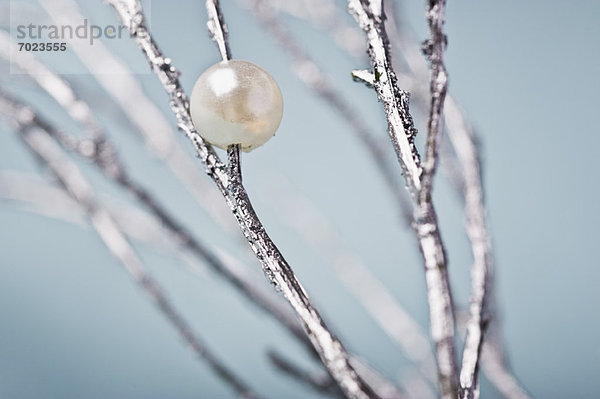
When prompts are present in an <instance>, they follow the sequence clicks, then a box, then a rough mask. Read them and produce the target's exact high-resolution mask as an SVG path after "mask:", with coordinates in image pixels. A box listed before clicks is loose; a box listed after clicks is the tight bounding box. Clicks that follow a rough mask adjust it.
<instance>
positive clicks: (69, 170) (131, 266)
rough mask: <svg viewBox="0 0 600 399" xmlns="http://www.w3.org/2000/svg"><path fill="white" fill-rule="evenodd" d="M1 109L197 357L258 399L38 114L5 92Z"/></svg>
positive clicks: (243, 392)
mask: <svg viewBox="0 0 600 399" xmlns="http://www.w3.org/2000/svg"><path fill="white" fill-rule="evenodd" d="M0 110H1V112H2V113H3V114H4V115H5V116H7V117H9V118H10V120H11V122H12V123H13V124H14V125H15V127H16V130H17V131H18V133H19V137H20V138H22V139H23V142H24V143H25V144H26V146H27V147H28V149H29V150H30V151H31V152H32V153H33V154H34V155H35V156H36V158H37V159H38V160H39V161H40V163H41V164H42V165H43V166H44V167H45V168H47V169H48V170H49V171H50V172H51V173H52V174H53V175H54V176H55V178H56V179H57V180H58V181H59V183H60V184H61V185H62V186H63V187H64V189H65V190H66V191H67V192H68V193H69V195H70V196H71V197H72V198H73V199H74V200H75V201H77V202H78V203H79V204H80V205H81V206H82V207H83V208H84V209H85V212H86V214H87V216H88V217H89V218H90V220H91V223H92V226H93V227H94V229H95V230H96V232H97V233H98V235H99V236H100V238H101V239H102V241H103V242H104V244H105V245H106V247H107V248H108V250H109V251H110V252H111V254H112V255H113V256H114V257H115V258H117V259H118V260H119V261H120V262H121V263H122V264H123V266H124V267H125V269H126V270H127V272H128V273H129V274H130V275H131V276H132V277H133V278H134V280H135V281H136V282H137V283H138V284H139V285H140V287H141V288H142V289H143V290H144V291H145V292H146V293H147V294H148V295H149V296H150V297H151V298H152V300H153V301H154V302H155V305H156V306H157V307H158V309H159V310H160V311H161V312H162V314H163V315H164V316H165V318H166V319H167V320H168V321H169V323H170V324H171V325H172V326H173V327H174V328H175V329H176V330H177V332H178V333H179V334H180V335H181V336H182V337H183V339H184V340H185V342H186V343H187V344H188V345H190V347H191V348H192V349H193V350H194V352H195V353H196V355H198V356H199V357H201V358H202V359H203V360H204V361H205V362H206V363H207V364H208V365H209V366H210V368H211V369H212V370H213V371H214V372H215V373H216V374H217V375H218V376H219V378H220V379H221V380H222V381H223V382H225V383H226V384H227V385H228V386H229V387H230V388H232V389H233V390H235V392H236V393H237V394H239V395H240V396H241V397H244V398H248V399H251V398H259V396H258V395H257V394H255V393H254V392H253V391H252V390H251V389H250V388H249V387H248V386H247V385H246V384H245V383H244V382H242V380H241V379H240V378H239V377H237V376H236V375H235V374H234V373H233V371H231V370H230V369H229V368H228V367H227V366H225V365H224V364H223V363H222V362H221V361H220V360H219V359H218V358H217V357H215V355H214V354H213V353H212V352H211V351H210V350H209V349H208V348H207V347H206V345H205V344H204V343H202V342H201V341H200V339H199V338H198V337H197V336H196V334H195V333H194V332H193V331H192V329H191V327H190V325H189V324H188V323H187V321H186V320H185V319H184V318H183V317H182V316H181V315H180V314H179V312H178V311H177V310H176V308H175V306H174V305H173V304H172V303H171V302H170V300H169V299H168V298H167V297H166V296H165V294H164V293H163V290H162V288H161V287H160V286H159V285H158V283H157V282H156V280H155V279H154V277H152V275H150V274H149V273H148V272H147V271H146V269H145V267H144V265H143V263H142V261H141V260H140V259H139V257H138V255H137V254H136V252H135V250H134V249H133V247H131V245H130V244H129V242H128V241H127V238H126V237H125V234H124V233H123V232H122V231H121V229H120V228H119V226H118V224H117V223H116V222H115V221H114V219H113V218H112V216H111V215H110V213H109V212H108V211H107V210H106V209H105V208H104V207H103V206H102V205H101V204H100V203H99V202H98V201H97V200H96V195H95V193H94V191H93V190H92V188H91V186H90V185H89V183H88V182H87V180H86V179H85V177H84V176H83V174H82V173H81V172H80V170H79V168H78V167H77V165H75V164H74V163H73V162H72V161H70V160H69V159H68V157H67V156H66V155H65V154H64V153H63V152H62V150H61V149H60V147H58V145H56V143H55V142H54V141H53V140H52V138H51V137H50V134H48V132H47V131H46V130H45V126H43V125H40V124H38V123H37V119H36V117H35V113H34V112H33V111H31V109H29V108H27V107H25V106H23V105H21V104H19V103H18V102H16V101H15V100H13V99H11V98H10V97H8V96H7V95H5V94H4V93H0Z"/></svg>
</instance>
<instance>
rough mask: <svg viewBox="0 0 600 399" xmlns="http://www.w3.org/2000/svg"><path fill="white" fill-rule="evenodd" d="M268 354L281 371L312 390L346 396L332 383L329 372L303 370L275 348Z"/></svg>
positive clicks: (335, 395) (334, 395)
mask: <svg viewBox="0 0 600 399" xmlns="http://www.w3.org/2000/svg"><path fill="white" fill-rule="evenodd" d="M267 356H268V357H269V360H270V361H271V363H273V365H274V366H275V367H276V368H277V369H278V370H279V371H281V372H282V373H284V374H286V375H288V376H290V377H291V378H293V379H294V380H296V381H298V382H300V383H301V384H303V385H305V386H307V387H309V388H311V389H312V390H314V391H316V392H319V393H321V394H325V395H330V396H333V397H338V398H339V397H342V398H343V397H344V394H343V393H342V392H341V391H340V390H339V388H338V387H337V385H335V384H332V380H331V378H330V377H329V375H328V374H325V373H323V372H321V373H311V372H309V371H306V370H303V369H301V368H300V367H299V366H298V365H296V364H295V363H294V362H292V361H291V360H288V359H286V358H285V357H284V356H282V355H281V354H279V353H278V352H276V351H273V350H271V351H269V352H268V353H267Z"/></svg>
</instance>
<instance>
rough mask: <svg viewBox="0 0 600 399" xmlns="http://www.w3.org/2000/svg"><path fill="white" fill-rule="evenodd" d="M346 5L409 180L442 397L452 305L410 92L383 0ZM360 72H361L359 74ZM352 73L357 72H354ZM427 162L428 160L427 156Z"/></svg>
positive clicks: (446, 389) (448, 377)
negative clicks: (399, 76)
mask: <svg viewBox="0 0 600 399" xmlns="http://www.w3.org/2000/svg"><path fill="white" fill-rule="evenodd" d="M348 5H349V10H350V12H351V13H352V14H353V15H354V17H355V19H356V20H357V22H358V24H359V25H360V27H361V28H362V29H363V30H364V31H365V33H366V36H367V42H368V46H369V56H370V58H371V61H372V66H373V73H372V75H371V76H372V80H369V81H367V82H366V83H367V84H369V85H371V86H373V87H374V88H375V90H376V92H377V94H378V97H379V100H380V101H381V102H382V103H383V106H384V109H385V112H386V116H387V120H388V131H389V133H390V138H391V139H392V143H393V145H394V148H395V150H396V153H397V155H398V160H399V162H400V165H401V167H402V170H403V174H404V177H405V179H406V182H407V188H408V190H409V193H410V194H411V198H412V200H413V204H414V210H415V223H414V227H415V230H416V233H417V238H418V242H419V248H420V250H421V253H422V255H423V259H424V262H425V279H426V282H427V298H428V302H429V312H430V328H431V335H432V339H433V341H434V343H435V353H436V359H437V367H438V380H439V381H438V383H439V387H440V391H441V394H442V397H443V398H454V397H455V395H456V389H457V386H456V385H457V375H458V371H457V366H456V354H455V348H454V324H455V323H454V306H453V303H452V295H451V291H450V283H449V279H448V270H447V259H446V254H445V250H444V245H443V242H442V238H441V236H440V231H439V227H438V222H437V216H436V212H435V208H434V206H433V202H432V201H431V196H430V195H422V194H426V193H428V191H429V188H428V186H427V184H428V183H426V184H425V191H422V186H423V181H422V180H421V176H422V172H423V169H422V167H421V165H420V164H419V156H418V154H417V151H416V148H415V146H414V143H413V139H414V136H415V134H416V130H415V129H414V127H413V123H412V117H411V115H410V111H409V109H408V93H407V92H405V91H403V90H400V89H399V88H398V86H397V82H396V74H395V72H394V69H393V67H392V64H391V59H390V55H389V40H388V37H387V33H386V30H385V14H384V13H383V8H382V7H383V4H382V1H381V0H372V1H368V0H349V2H348ZM363 76H364V74H363ZM355 77H358V76H356V75H355ZM426 162H427V160H426Z"/></svg>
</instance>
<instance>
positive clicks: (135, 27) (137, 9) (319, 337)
mask: <svg viewBox="0 0 600 399" xmlns="http://www.w3.org/2000/svg"><path fill="white" fill-rule="evenodd" d="M110 3H111V4H112V5H113V7H114V8H115V9H116V10H117V12H118V13H119V16H120V17H121V20H122V22H123V23H124V24H125V25H126V26H128V27H129V28H130V32H131V33H132V35H133V37H134V38H135V40H136V42H137V43H138V45H139V46H140V48H141V49H142V51H143V52H144V55H145V56H146V58H147V60H148V61H149V62H150V65H151V67H152V69H153V71H154V73H155V74H156V75H157V77H158V79H159V81H160V82H161V84H162V85H163V87H164V89H165V90H166V91H167V94H168V95H169V98H170V105H171V109H172V111H173V113H174V114H175V116H176V117H177V120H178V126H179V127H180V128H181V129H182V130H183V131H184V133H185V134H186V135H187V137H188V138H189V139H190V141H191V142H192V144H193V146H194V148H195V149H196V151H197V152H198V155H199V157H200V159H201V160H202V162H203V163H204V165H205V166H206V168H207V174H208V175H209V176H210V177H211V178H212V179H213V181H214V182H215V184H216V185H217V187H218V188H219V191H221V194H222V195H223V196H224V198H225V200H226V202H227V204H228V205H229V207H230V209H231V211H232V212H233V214H234V216H235V217H236V219H237V221H238V224H239V225H240V228H241V229H242V232H243V233H244V236H245V237H246V239H247V240H248V243H249V244H250V246H251V248H252V250H253V251H254V253H255V254H256V256H257V258H258V260H259V261H260V262H261V264H262V266H263V270H264V272H265V275H266V277H267V279H268V280H269V281H270V282H271V283H272V284H274V285H275V286H276V288H277V289H278V290H280V291H281V292H282V294H283V296H284V297H285V298H286V299H287V300H288V302H289V303H290V305H291V306H292V308H293V309H294V311H295V312H296V313H297V315H298V316H299V318H300V320H301V321H302V324H303V326H304V328H305V330H306V332H307V334H308V336H309V338H310V340H311V342H312V344H313V346H314V347H315V349H316V351H317V352H318V353H319V357H320V358H321V361H322V362H323V364H324V365H325V367H326V368H327V370H328V371H329V373H330V374H331V376H332V377H333V378H334V379H335V380H336V382H337V383H338V385H339V386H340V388H341V389H342V390H343V391H344V393H345V394H346V395H347V396H348V397H350V398H370V397H376V395H375V394H374V393H373V392H372V390H371V389H370V388H369V387H367V386H366V384H364V383H363V382H362V381H361V380H360V378H359V377H358V375H357V373H356V372H355V371H354V369H353V368H352V366H351V365H350V363H349V360H348V359H349V355H348V353H347V352H346V350H345V349H344V347H343V346H342V344H341V342H340V341H339V340H338V339H337V338H336V337H335V336H334V335H333V334H332V333H331V332H330V331H329V329H328V328H327V326H326V325H325V323H324V322H323V319H322V318H321V316H320V315H319V313H318V312H317V310H316V309H315V308H314V306H313V305H312V303H311V302H310V300H309V299H308V296H307V295H306V292H305V291H304V289H303V288H302V286H301V285H300V283H299V282H298V280H297V278H296V276H295V274H294V272H293V271H292V269H291V268H290V266H289V264H288V263H287V262H286V260H285V259H284V258H283V256H282V255H281V253H280V252H279V250H278V248H277V247H276V246H275V244H274V243H273V241H272V240H271V239H270V237H269V236H268V235H267V233H266V231H265V229H264V227H263V225H262V223H261V222H260V221H259V220H258V218H257V216H256V214H255V212H254V209H253V208H252V205H251V204H250V200H249V198H248V195H247V193H246V190H245V189H244V187H243V185H242V182H241V174H238V173H236V170H237V169H238V168H236V167H235V165H236V164H237V161H238V159H236V158H238V157H239V151H236V150H239V149H238V148H237V146H234V147H233V148H232V150H230V151H228V153H229V156H230V158H231V159H230V164H231V165H234V167H233V168H231V169H229V168H227V167H226V166H225V165H224V164H223V162H221V160H220V159H219V157H218V156H217V155H216V153H215V152H214V150H213V149H212V147H211V146H210V145H208V144H207V143H206V142H205V141H204V140H203V139H202V137H201V136H200V134H199V133H198V132H197V130H196V128H195V127H194V125H193V123H192V121H191V117H190V114H189V102H188V99H187V96H186V95H185V93H184V91H183V89H182V87H181V84H180V83H179V79H178V75H179V73H178V71H177V70H176V69H175V68H174V67H173V66H172V65H171V62H170V60H169V59H167V58H165V57H164V55H163V54H162V53H161V52H160V50H158V48H157V46H156V44H155V43H154V40H153V39H152V36H151V35H150V32H149V31H148V29H147V27H146V22H145V17H144V15H143V12H142V8H141V5H140V3H139V1H135V0H110ZM231 172H233V174H231Z"/></svg>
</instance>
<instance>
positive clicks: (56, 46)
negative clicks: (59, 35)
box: [19, 42, 67, 51]
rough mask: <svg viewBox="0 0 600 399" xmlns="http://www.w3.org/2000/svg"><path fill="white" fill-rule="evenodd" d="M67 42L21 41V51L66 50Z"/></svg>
mask: <svg viewBox="0 0 600 399" xmlns="http://www.w3.org/2000/svg"><path fill="white" fill-rule="evenodd" d="M66 50H67V43H64V42H63V43H19V51H66Z"/></svg>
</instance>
